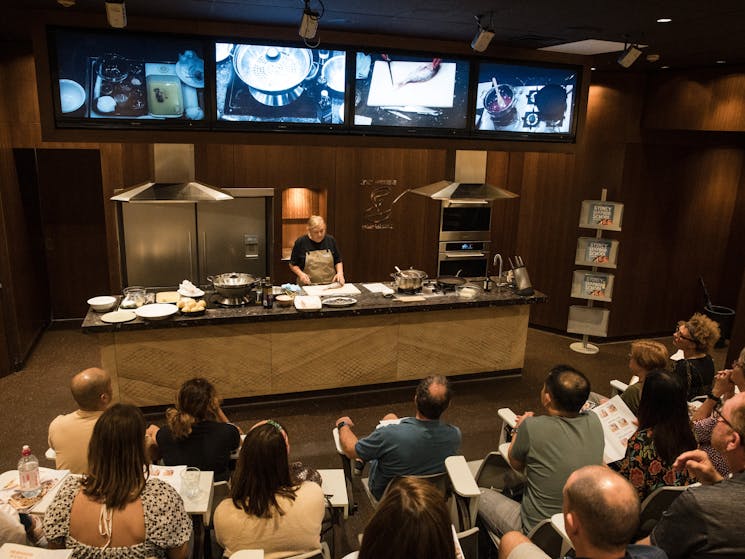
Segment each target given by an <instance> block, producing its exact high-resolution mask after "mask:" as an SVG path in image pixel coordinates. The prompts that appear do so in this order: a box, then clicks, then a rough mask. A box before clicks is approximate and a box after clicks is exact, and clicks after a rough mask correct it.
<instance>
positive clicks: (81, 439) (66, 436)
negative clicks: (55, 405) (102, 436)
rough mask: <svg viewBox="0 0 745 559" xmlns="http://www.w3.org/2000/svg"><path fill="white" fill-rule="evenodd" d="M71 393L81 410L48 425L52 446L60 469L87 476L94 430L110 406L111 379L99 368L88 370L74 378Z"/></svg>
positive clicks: (59, 416)
mask: <svg viewBox="0 0 745 559" xmlns="http://www.w3.org/2000/svg"><path fill="white" fill-rule="evenodd" d="M70 391H71V392H72V397H73V398H75V401H76V402H77V403H78V407H79V409H78V410H76V411H74V412H72V413H68V414H67V415H58V416H57V417H56V418H54V420H53V421H52V423H51V424H50V425H49V447H50V448H52V449H53V450H54V452H55V453H56V458H55V461H56V465H57V469H60V470H70V471H71V472H72V473H74V474H84V473H87V472H88V443H89V442H90V440H91V434H92V433H93V427H94V426H95V425H96V422H97V421H98V418H99V417H101V414H102V413H103V412H104V410H105V409H106V408H108V407H109V404H111V398H112V389H111V376H109V373H107V372H106V371H104V370H103V369H99V368H96V367H94V368H91V369H85V370H84V371H81V372H79V373H78V374H77V375H75V376H74V377H72V381H71V382H70Z"/></svg>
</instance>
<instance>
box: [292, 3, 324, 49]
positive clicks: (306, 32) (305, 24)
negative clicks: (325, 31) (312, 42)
mask: <svg viewBox="0 0 745 559" xmlns="http://www.w3.org/2000/svg"><path fill="white" fill-rule="evenodd" d="M321 6H322V7H323V4H321ZM321 15H323V14H322V13H320V14H319V13H318V12H316V11H314V10H312V9H311V7H310V0H305V8H304V9H303V17H302V19H301V20H300V28H299V29H298V35H300V36H301V37H302V38H303V40H306V41H307V40H308V39H313V38H314V37H315V36H316V33H317V32H318V20H319V19H321Z"/></svg>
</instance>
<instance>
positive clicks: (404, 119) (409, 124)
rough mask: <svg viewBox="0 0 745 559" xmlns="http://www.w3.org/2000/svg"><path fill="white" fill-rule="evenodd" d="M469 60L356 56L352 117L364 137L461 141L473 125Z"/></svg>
mask: <svg viewBox="0 0 745 559" xmlns="http://www.w3.org/2000/svg"><path fill="white" fill-rule="evenodd" d="M469 71H470V63H469V61H468V60H463V59H457V58H446V57H442V56H441V55H439V54H436V53H432V54H424V53H416V54H412V53H406V54H404V53H397V52H392V51H386V52H380V51H364V52H357V53H356V56H355V74H354V77H355V90H354V107H353V115H352V119H353V120H352V124H353V128H354V129H357V130H358V131H365V132H380V133H387V134H391V133H394V134H428V133H429V134H432V135H440V136H441V135H458V134H463V133H465V132H466V129H467V125H468V116H467V114H468V110H467V108H468V83H469Z"/></svg>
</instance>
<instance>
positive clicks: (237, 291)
mask: <svg viewBox="0 0 745 559" xmlns="http://www.w3.org/2000/svg"><path fill="white" fill-rule="evenodd" d="M207 279H208V280H209V281H210V282H212V286H213V287H214V288H215V291H217V292H218V293H219V294H220V295H222V296H223V297H226V298H231V299H232V298H240V297H245V296H246V295H248V294H249V292H250V291H251V288H253V286H254V285H255V284H256V278H254V277H253V276H252V275H251V274H242V273H238V272H230V273H227V274H219V275H217V276H207Z"/></svg>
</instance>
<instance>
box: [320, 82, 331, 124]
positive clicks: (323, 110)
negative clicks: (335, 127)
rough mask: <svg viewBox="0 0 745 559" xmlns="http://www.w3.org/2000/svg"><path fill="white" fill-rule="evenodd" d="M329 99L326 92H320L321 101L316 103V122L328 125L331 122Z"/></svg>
mask: <svg viewBox="0 0 745 559" xmlns="http://www.w3.org/2000/svg"><path fill="white" fill-rule="evenodd" d="M332 116H333V115H332V107H331V98H330V97H329V92H328V91H327V90H325V89H324V90H323V91H321V99H320V100H319V101H318V120H319V122H322V123H330V122H331V120H332Z"/></svg>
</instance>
